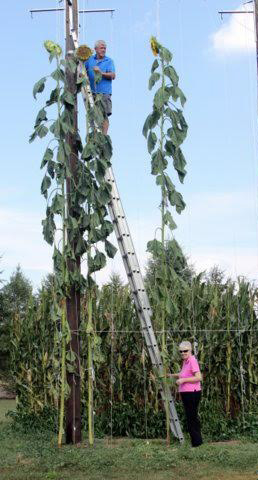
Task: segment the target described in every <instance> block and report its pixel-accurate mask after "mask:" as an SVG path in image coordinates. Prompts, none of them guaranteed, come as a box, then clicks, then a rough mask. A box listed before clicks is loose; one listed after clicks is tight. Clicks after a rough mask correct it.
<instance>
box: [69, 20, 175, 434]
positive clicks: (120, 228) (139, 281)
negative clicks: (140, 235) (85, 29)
mask: <svg viewBox="0 0 258 480" xmlns="http://www.w3.org/2000/svg"><path fill="white" fill-rule="evenodd" d="M70 18H71V17H70ZM70 31H71V36H72V39H73V42H74V46H75V48H78V39H77V36H76V35H75V32H74V30H73V29H72V28H71V30H70ZM81 91H82V96H83V100H84V105H85V107H86V104H85V101H86V98H87V97H88V98H89V101H90V104H91V106H93V104H94V100H93V96H92V92H91V90H90V86H89V84H88V85H87V87H83V88H82V90H81ZM105 179H106V181H107V182H108V183H109V184H110V185H111V200H110V202H109V204H108V210H109V214H110V217H111V221H112V223H113V226H114V231H115V235H116V238H117V241H118V245H119V249H120V252H121V255H122V259H123V263H124V267H125V271H126V275H127V278H128V281H129V284H130V287H131V291H132V294H133V299H134V304H135V307H136V310H137V313H138V317H139V319H140V323H141V330H142V334H143V336H144V339H145V342H146V346H147V348H148V352H149V355H150V359H151V362H152V367H153V368H154V370H155V371H158V374H159V375H160V376H161V377H162V375H163V374H164V367H163V363H162V360H161V355H160V351H159V347H158V343H157V339H156V337H155V333H154V330H153V327H152V323H151V316H152V311H151V307H150V303H149V299H148V295H147V292H146V290H145V287H144V282H143V277H142V274H141V271H140V266H139V262H138V259H137V256H136V252H135V248H134V245H133V241H132V237H131V234H130V230H129V227H128V223H127V220H126V216H125V212H124V209H123V206H122V202H121V198H120V195H119V192H118V188H117V185H116V181H115V177H114V173H113V170H112V167H109V168H108V169H107V171H106V174H105ZM160 393H161V397H162V400H163V403H164V407H165V408H166V402H168V406H169V416H170V428H171V431H172V433H173V434H174V435H175V437H176V438H178V440H179V441H180V443H182V442H183V441H184V436H183V433H182V430H181V426H180V422H179V419H178V416H177V412H176V408H175V403H174V399H173V397H172V394H171V391H170V389H169V388H167V389H166V392H165V390H164V387H163V385H162V383H161V382H160Z"/></svg>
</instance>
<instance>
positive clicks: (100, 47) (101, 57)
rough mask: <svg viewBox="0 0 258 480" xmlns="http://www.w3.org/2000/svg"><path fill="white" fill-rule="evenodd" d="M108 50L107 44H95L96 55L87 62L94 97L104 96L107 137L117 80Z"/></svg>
mask: <svg viewBox="0 0 258 480" xmlns="http://www.w3.org/2000/svg"><path fill="white" fill-rule="evenodd" d="M106 49H107V46H106V42H104V40H98V41H97V42H96V43H95V51H96V54H95V55H92V56H91V57H90V58H89V59H88V60H86V62H85V68H86V71H87V74H88V77H89V80H90V87H91V91H92V93H93V96H94V97H95V96H96V95H97V94H98V93H101V94H102V98H103V106H104V117H105V118H104V122H103V125H102V131H103V133H104V134H105V135H107V132H108V127H109V121H108V117H109V116H110V115H111V114H112V100H111V95H112V80H114V79H115V78H116V74H115V65H114V62H113V60H112V59H111V58H110V57H107V56H106ZM96 74H99V78H96V77H98V75H96ZM98 80H99V81H98Z"/></svg>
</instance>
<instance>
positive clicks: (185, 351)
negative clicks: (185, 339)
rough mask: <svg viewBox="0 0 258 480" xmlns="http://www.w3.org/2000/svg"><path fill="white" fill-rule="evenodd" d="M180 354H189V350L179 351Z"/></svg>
mask: <svg viewBox="0 0 258 480" xmlns="http://www.w3.org/2000/svg"><path fill="white" fill-rule="evenodd" d="M179 352H180V353H187V352H188V350H179Z"/></svg>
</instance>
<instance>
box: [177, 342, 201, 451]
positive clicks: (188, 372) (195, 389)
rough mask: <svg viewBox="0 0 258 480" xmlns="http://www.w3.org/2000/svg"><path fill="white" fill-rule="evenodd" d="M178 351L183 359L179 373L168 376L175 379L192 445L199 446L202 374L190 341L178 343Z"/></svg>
mask: <svg viewBox="0 0 258 480" xmlns="http://www.w3.org/2000/svg"><path fill="white" fill-rule="evenodd" d="M179 351H180V354H181V358H182V360H183V365H182V369H181V371H180V372H179V373H172V374H170V375H169V376H171V377H173V378H176V379H177V381H176V383H177V385H178V386H179V388H178V391H179V392H180V395H181V398H182V401H183V405H184V410H185V415H186V421H187V428H188V432H189V434H190V437H191V442H192V446H193V447H199V445H201V444H202V436H201V425H200V420H199V418H198V405H199V402H200V399H201V380H202V375H201V372H200V367H199V364H198V361H197V360H196V358H195V356H194V355H193V354H192V345H191V343H190V342H182V343H180V345H179Z"/></svg>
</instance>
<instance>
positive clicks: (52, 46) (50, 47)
mask: <svg viewBox="0 0 258 480" xmlns="http://www.w3.org/2000/svg"><path fill="white" fill-rule="evenodd" d="M44 47H45V49H46V51H47V52H48V53H52V54H53V55H57V56H58V57H60V55H62V48H61V47H60V45H58V43H55V42H52V40H46V41H45V42H44Z"/></svg>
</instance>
